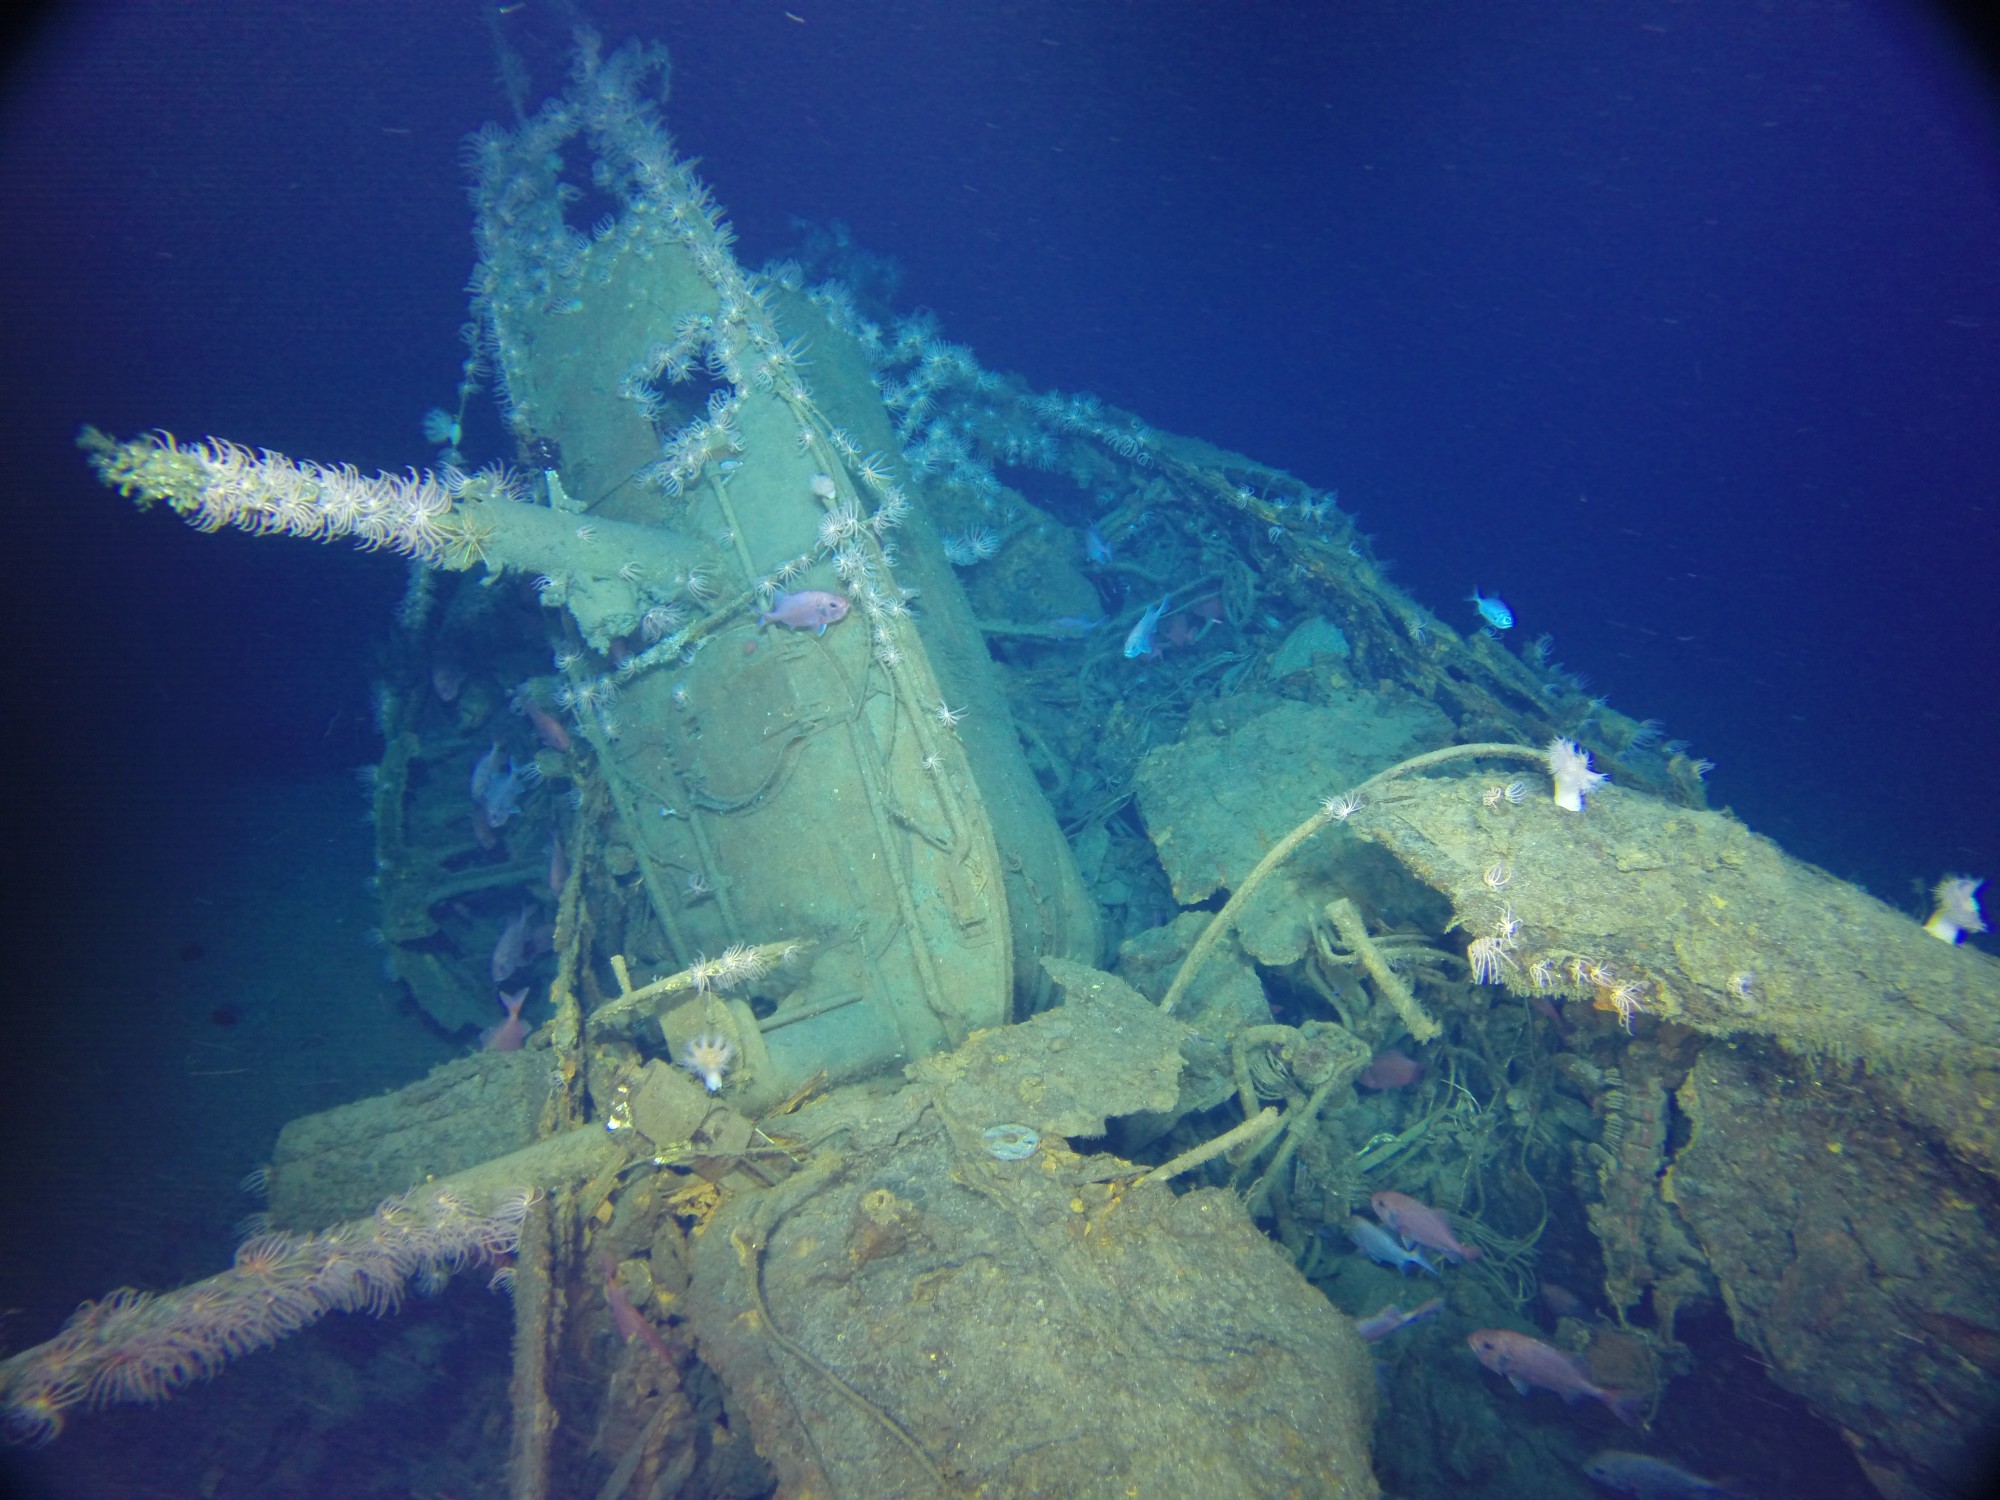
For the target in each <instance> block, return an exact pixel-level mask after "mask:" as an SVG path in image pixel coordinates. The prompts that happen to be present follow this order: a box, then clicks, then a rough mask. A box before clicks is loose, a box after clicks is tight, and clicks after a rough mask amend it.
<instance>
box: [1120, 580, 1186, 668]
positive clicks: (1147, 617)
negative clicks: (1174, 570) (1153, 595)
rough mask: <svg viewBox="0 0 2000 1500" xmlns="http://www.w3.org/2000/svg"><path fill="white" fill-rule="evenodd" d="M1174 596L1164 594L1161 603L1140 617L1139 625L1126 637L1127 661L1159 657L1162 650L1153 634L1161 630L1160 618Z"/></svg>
mask: <svg viewBox="0 0 2000 1500" xmlns="http://www.w3.org/2000/svg"><path fill="white" fill-rule="evenodd" d="M1173 597H1174V596H1173V595H1172V594H1162V595H1161V596H1160V602H1159V603H1158V604H1155V605H1154V606H1153V607H1152V608H1151V609H1149V610H1147V611H1146V612H1145V613H1144V614H1143V615H1141V616H1139V623H1138V624H1137V625H1134V626H1133V627H1132V633H1131V634H1130V635H1128V636H1126V637H1125V656H1126V659H1127V660H1130V659H1131V658H1133V657H1135V656H1158V655H1159V654H1160V648H1159V647H1158V646H1155V645H1154V644H1153V632H1154V631H1155V630H1158V629H1159V628H1160V617H1161V616H1162V615H1164V614H1165V613H1166V612H1167V601H1168V600H1169V599H1171V598H1173Z"/></svg>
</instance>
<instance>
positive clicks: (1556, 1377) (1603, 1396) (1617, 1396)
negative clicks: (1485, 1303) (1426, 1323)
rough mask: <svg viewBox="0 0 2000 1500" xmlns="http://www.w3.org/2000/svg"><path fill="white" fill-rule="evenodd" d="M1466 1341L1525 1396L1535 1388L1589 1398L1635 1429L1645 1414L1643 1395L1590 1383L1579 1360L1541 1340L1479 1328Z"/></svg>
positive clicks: (1506, 1330) (1482, 1360)
mask: <svg viewBox="0 0 2000 1500" xmlns="http://www.w3.org/2000/svg"><path fill="white" fill-rule="evenodd" d="M1465 1342H1466V1343H1467V1344H1468V1345H1470V1346H1471V1349H1472V1352H1473V1355H1474V1356H1475V1357H1476V1358H1477V1359H1478V1360H1479V1362H1480V1363H1481V1364H1482V1365H1484V1366H1486V1368H1487V1369H1489V1370H1491V1371H1492V1372H1493V1373H1494V1374H1495V1375H1505V1376H1506V1377H1507V1379H1508V1382H1509V1383H1510V1384H1512V1386H1513V1387H1514V1389H1515V1390H1517V1391H1519V1392H1520V1393H1521V1394H1522V1395H1524V1396H1525V1395H1527V1394H1528V1392H1529V1390H1531V1389H1532V1388H1534V1387H1536V1386H1540V1387H1541V1388H1542V1389H1543V1390H1545V1391H1554V1392H1555V1393H1556V1394H1557V1395H1558V1396H1560V1397H1562V1398H1563V1400H1565V1401H1575V1400H1576V1399H1577V1398H1578V1397H1581V1396H1588V1397H1590V1398H1591V1399H1592V1400H1593V1401H1602V1402H1603V1403H1604V1404H1605V1406H1606V1407H1607V1408H1608V1409H1609V1410H1610V1412H1611V1414H1612V1415H1613V1416H1615V1417H1616V1418H1617V1419H1618V1420H1619V1421H1621V1422H1623V1423H1624V1424H1625V1425H1626V1426H1627V1427H1637V1426H1638V1425H1639V1419H1640V1418H1641V1417H1642V1416H1643V1415H1644V1414H1645V1409H1646V1402H1645V1398H1644V1397H1643V1396H1638V1395H1634V1394H1632V1393H1630V1392H1628V1391H1609V1390H1606V1389H1604V1388H1603V1387H1602V1386H1600V1385H1597V1384H1595V1383H1594V1382H1593V1381H1592V1380H1591V1378H1590V1372H1589V1370H1588V1369H1586V1368H1585V1366H1584V1363H1583V1361H1582V1360H1580V1359H1578V1358H1577V1357H1576V1356H1575V1355H1574V1354H1566V1353H1564V1352H1563V1351H1562V1350H1560V1349H1558V1348H1556V1347H1554V1346H1553V1345H1551V1344H1545V1343H1543V1342H1542V1341H1541V1340H1540V1339H1531V1338H1529V1337H1528V1336H1527V1335H1526V1334H1525V1333H1516V1332H1514V1330H1513V1329H1511V1328H1481V1329H1479V1330H1478V1331H1477V1332H1475V1333H1473V1334H1472V1335H1471V1336H1470V1337H1469V1338H1467V1339H1466V1341H1465Z"/></svg>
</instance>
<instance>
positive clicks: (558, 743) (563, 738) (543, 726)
mask: <svg viewBox="0 0 2000 1500" xmlns="http://www.w3.org/2000/svg"><path fill="white" fill-rule="evenodd" d="M519 701H520V704H521V712H522V713H524V714H526V715H527V716H528V722H529V723H530V724H532V725H534V726H535V733H536V734H537V735H539V736H540V737H541V741H542V743H543V744H544V745H547V746H548V747H549V748H550V749H551V750H567V749H569V731H568V730H567V729H565V728H563V726H562V721H561V720H560V719H558V718H557V717H556V716H555V715H554V714H552V713H550V712H549V711H548V710H547V709H546V708H543V707H542V705H541V704H539V703H537V702H536V701H535V700H534V699H533V698H531V697H529V696H528V695H527V694H526V693H523V694H522V695H521V697H520V700H519Z"/></svg>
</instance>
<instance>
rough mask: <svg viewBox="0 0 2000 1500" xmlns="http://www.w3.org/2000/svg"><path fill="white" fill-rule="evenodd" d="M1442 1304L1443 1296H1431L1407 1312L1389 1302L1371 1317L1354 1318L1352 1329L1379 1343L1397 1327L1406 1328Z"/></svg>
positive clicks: (1428, 1315) (1369, 1340) (1370, 1341)
mask: <svg viewBox="0 0 2000 1500" xmlns="http://www.w3.org/2000/svg"><path fill="white" fill-rule="evenodd" d="M1443 1306H1444V1298H1442V1297H1433V1298H1431V1300H1430V1301H1428V1302H1426V1303H1424V1304H1423V1305H1422V1306H1420V1307H1413V1308H1411V1309H1410V1310H1409V1311H1408V1312H1404V1311H1403V1310H1402V1308H1400V1307H1398V1306H1396V1304H1395V1303H1393V1302H1391V1303H1390V1304H1389V1305H1388V1306H1387V1307H1385V1308H1383V1309H1382V1310H1381V1311H1380V1312H1378V1313H1376V1314H1375V1315H1374V1316H1373V1317H1367V1318H1356V1319H1355V1320H1354V1331H1355V1332H1356V1333H1358V1334H1360V1335H1361V1336H1362V1337H1363V1338H1364V1339H1366V1340H1368V1342H1369V1343H1371V1344H1374V1343H1379V1342H1381V1341H1382V1340H1383V1339H1386V1338H1387V1337H1388V1336H1389V1335H1390V1334H1392V1333H1394V1332H1395V1331H1396V1330H1397V1329H1398V1328H1408V1327H1409V1326H1410V1325H1411V1324H1412V1323H1414V1322H1416V1321H1417V1320H1418V1319H1420V1318H1428V1317H1430V1316H1431V1314H1433V1313H1435V1312H1436V1311H1437V1310H1438V1309H1439V1308H1440V1307H1443Z"/></svg>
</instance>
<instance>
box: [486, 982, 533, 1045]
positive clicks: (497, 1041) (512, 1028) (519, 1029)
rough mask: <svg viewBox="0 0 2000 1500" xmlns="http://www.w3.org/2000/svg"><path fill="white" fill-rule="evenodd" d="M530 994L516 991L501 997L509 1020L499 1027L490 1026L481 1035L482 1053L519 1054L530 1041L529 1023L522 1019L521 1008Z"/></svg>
mask: <svg viewBox="0 0 2000 1500" xmlns="http://www.w3.org/2000/svg"><path fill="white" fill-rule="evenodd" d="M527 999H528V992H527V991H526V990H524V989H522V990H515V991H514V992H513V993H512V994H511V995H508V994H503V995H501V996H500V1003H501V1004H502V1005H504V1006H506V1007H507V1019H506V1020H504V1021H502V1022H501V1023H500V1024H499V1025H497V1026H489V1027H487V1028H486V1029H485V1030H484V1031H482V1032H480V1033H479V1050H480V1051H482V1052H519V1051H520V1050H521V1043H523V1042H525V1041H526V1040H527V1039H528V1023H527V1022H526V1021H524V1020H522V1019H521V1007H522V1005H523V1004H525V1003H526V1002H527Z"/></svg>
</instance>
